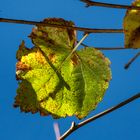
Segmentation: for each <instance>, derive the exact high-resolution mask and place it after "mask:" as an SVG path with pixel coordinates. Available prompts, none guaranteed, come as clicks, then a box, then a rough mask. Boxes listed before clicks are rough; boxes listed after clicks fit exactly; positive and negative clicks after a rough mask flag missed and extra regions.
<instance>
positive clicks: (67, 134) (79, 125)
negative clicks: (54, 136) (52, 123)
mask: <svg viewBox="0 0 140 140" xmlns="http://www.w3.org/2000/svg"><path fill="white" fill-rule="evenodd" d="M138 98H140V93H138V94H136V95H134V96H132V97H130V98H129V99H127V100H125V101H123V102H121V103H119V104H117V105H116V106H114V107H111V108H109V109H107V110H105V111H103V112H100V113H99V114H97V115H94V116H93V117H91V118H89V119H86V120H84V121H82V122H80V123H79V124H75V123H74V122H72V125H71V127H70V128H69V129H68V130H67V131H66V132H65V133H64V134H63V135H62V136H61V137H60V139H59V140H64V139H65V138H66V137H68V136H69V135H70V134H72V132H74V131H76V130H77V129H79V128H81V127H82V126H84V125H86V124H88V123H90V122H92V121H95V120H97V119H99V118H101V117H103V116H105V115H107V114H109V113H111V112H113V111H115V110H117V109H119V108H121V107H123V106H125V105H127V104H128V103H130V102H132V101H134V100H136V99H138Z"/></svg>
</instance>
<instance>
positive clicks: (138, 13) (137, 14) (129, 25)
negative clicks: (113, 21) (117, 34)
mask: <svg viewBox="0 0 140 140" xmlns="http://www.w3.org/2000/svg"><path fill="white" fill-rule="evenodd" d="M132 5H133V6H139V7H140V0H136V1H135V2H133V3H132ZM124 34H125V47H126V48H140V10H136V9H131V10H127V12H126V15H125V17H124Z"/></svg>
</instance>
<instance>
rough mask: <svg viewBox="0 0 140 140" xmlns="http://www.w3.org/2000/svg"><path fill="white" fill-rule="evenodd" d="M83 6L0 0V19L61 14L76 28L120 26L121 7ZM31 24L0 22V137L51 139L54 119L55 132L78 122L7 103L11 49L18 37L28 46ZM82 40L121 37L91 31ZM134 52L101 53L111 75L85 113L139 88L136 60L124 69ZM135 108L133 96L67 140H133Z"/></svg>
mask: <svg viewBox="0 0 140 140" xmlns="http://www.w3.org/2000/svg"><path fill="white" fill-rule="evenodd" d="M98 1H99V0H98ZM100 2H110V3H115V2H117V3H118V4H130V3H131V2H132V0H125V1H122V0H117V1H114V0H100ZM84 6H85V5H84V4H83V3H82V2H80V1H79V0H67V1H66V0H59V1H58V0H50V1H47V0H24V1H23V0H20V1H19V0H14V1H11V0H1V5H0V17H5V18H13V19H25V20H36V21H41V20H43V19H44V18H47V17H61V18H64V19H66V20H72V21H74V22H75V24H76V26H83V27H91V28H122V24H123V18H124V15H125V10H121V9H108V8H103V7H90V8H85V7H84ZM32 27H33V26H31V25H18V24H8V23H0V33H1V37H0V43H1V45H0V91H1V96H0V139H2V140H9V139H11V140H31V139H33V140H41V139H45V140H55V134H54V129H53V123H54V122H57V123H59V125H60V130H61V133H63V132H65V131H66V130H67V129H68V128H69V126H70V124H71V122H72V121H75V122H79V120H78V119H76V118H75V117H68V118H65V119H59V120H53V119H52V117H40V115H39V114H35V115H32V114H30V113H28V114H25V113H21V112H20V110H19V109H15V108H13V106H12V105H13V102H14V97H15V95H16V88H17V81H16V79H15V63H16V58H15V55H16V51H17V49H18V46H19V44H20V43H21V41H22V40H25V42H26V44H27V46H29V47H31V46H32V44H31V41H30V39H29V38H28V37H27V36H28V35H29V34H30V32H31V30H32ZM80 37H81V33H79V32H78V38H80ZM84 43H86V44H88V45H90V46H95V47H121V46H122V47H123V46H124V35H123V34H121V33H118V34H110V33H109V34H92V35H90V36H89V37H88V38H87V39H86V40H85V41H84ZM137 52H138V50H119V51H103V53H104V54H105V56H106V57H108V58H109V59H110V60H111V62H112V64H111V69H112V76H113V79H112V80H111V82H110V87H109V89H108V90H107V92H106V94H105V96H104V99H103V101H102V102H101V103H100V104H99V105H98V107H97V109H96V110H95V111H93V112H91V113H90V114H89V116H88V117H90V116H93V115H94V114H96V113H98V112H100V111H103V110H104V109H107V108H108V107H111V106H113V105H116V104H117V103H119V102H121V101H123V100H124V99H127V98H129V97H130V96H132V95H133V94H135V93H138V92H139V91H140V86H139V81H140V77H139V66H140V58H138V59H137V60H136V61H135V62H134V63H133V65H132V66H131V67H130V68H129V69H128V70H125V69H124V64H126V63H127V62H128V60H129V59H130V58H132V57H133V56H134V55H135V54H136V53H137ZM139 106H140V101H139V100H136V101H134V102H132V103H130V104H129V105H127V106H125V107H123V108H121V109H119V110H117V111H115V112H112V113H110V114H109V115H106V116H104V117H103V118H100V119H99V120H97V121H95V122H92V123H90V124H88V125H86V126H84V127H82V128H80V129H79V130H77V131H76V132H75V133H73V134H72V135H71V136H69V137H68V138H67V140H85V139H96V140H103V139H107V140H124V139H127V140H132V139H139V137H140V134H139V129H140V121H139V118H140V111H139ZM88 117H87V118H88Z"/></svg>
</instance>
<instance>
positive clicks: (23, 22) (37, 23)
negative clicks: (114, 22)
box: [0, 18, 123, 33]
mask: <svg viewBox="0 0 140 140" xmlns="http://www.w3.org/2000/svg"><path fill="white" fill-rule="evenodd" d="M0 22H7V23H16V24H27V25H42V26H48V27H57V28H64V29H65V28H69V29H74V30H78V31H84V32H88V33H123V29H94V28H85V27H76V26H74V27H72V26H67V25H56V24H51V23H44V22H38V21H29V20H18V19H8V18H0Z"/></svg>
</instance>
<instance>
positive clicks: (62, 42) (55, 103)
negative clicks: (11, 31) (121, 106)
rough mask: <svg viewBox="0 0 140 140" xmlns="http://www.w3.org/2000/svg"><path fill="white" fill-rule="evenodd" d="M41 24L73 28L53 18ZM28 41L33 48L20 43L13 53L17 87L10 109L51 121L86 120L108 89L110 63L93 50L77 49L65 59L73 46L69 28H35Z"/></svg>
mask: <svg viewBox="0 0 140 140" xmlns="http://www.w3.org/2000/svg"><path fill="white" fill-rule="evenodd" d="M44 22H50V23H52V24H61V25H68V26H74V24H73V23H72V22H68V21H65V20H63V19H57V18H51V19H45V20H44ZM30 38H31V39H32V42H33V44H34V45H35V46H34V47H32V48H31V49H29V48H26V46H25V43H24V42H22V43H21V45H20V47H19V50H18V51H17V60H18V62H17V64H16V69H17V70H16V76H17V80H19V87H18V89H17V96H16V97H15V103H14V106H15V107H20V109H21V111H24V112H32V113H36V112H40V114H41V115H52V116H53V117H54V118H60V117H66V116H72V115H76V116H77V117H78V118H79V119H82V118H84V117H86V116H87V115H88V114H89V113H90V112H91V111H92V110H94V109H95V108H96V106H97V104H98V103H99V102H100V101H101V100H102V98H103V95H104V93H105V91H106V89H107V88H108V86H109V81H110V79H111V71H110V67H109V65H110V61H109V60H108V59H107V58H106V57H104V55H103V54H102V53H101V52H100V51H98V50H96V49H94V48H84V49H81V50H77V51H75V52H73V53H72V55H71V56H70V57H68V56H69V54H70V53H71V52H72V50H73V48H74V46H75V44H76V43H75V42H76V33H75V31H74V30H72V29H62V28H56V27H46V26H36V27H35V28H33V31H32V33H31V35H30ZM66 58H67V59H66Z"/></svg>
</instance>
